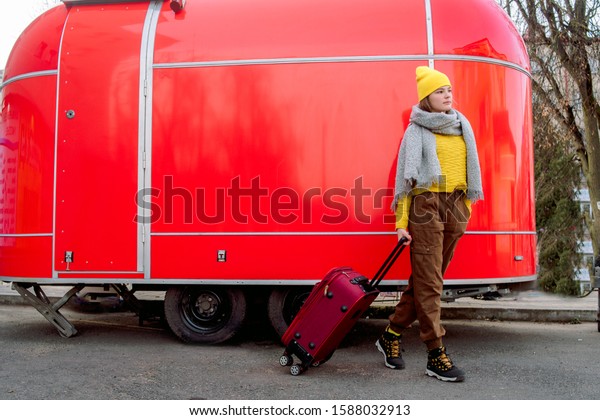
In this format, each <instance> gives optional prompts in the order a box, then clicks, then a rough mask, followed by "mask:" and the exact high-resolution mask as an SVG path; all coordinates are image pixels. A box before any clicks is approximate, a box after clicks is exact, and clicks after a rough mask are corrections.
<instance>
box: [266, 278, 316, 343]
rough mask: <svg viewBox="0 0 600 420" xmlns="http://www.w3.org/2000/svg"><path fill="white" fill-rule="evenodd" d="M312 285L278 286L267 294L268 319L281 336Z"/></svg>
mask: <svg viewBox="0 0 600 420" xmlns="http://www.w3.org/2000/svg"><path fill="white" fill-rule="evenodd" d="M311 290H312V287H278V288H276V289H274V290H273V291H272V292H271V294H270V295H269V303H268V311H269V321H270V322H271V325H272V326H273V328H274V329H275V332H276V333H277V334H278V335H279V336H280V337H281V336H283V334H284V333H285V330H287V328H288V327H289V326H290V324H291V323H292V320H293V319H294V317H295V316H296V314H297V313H298V311H299V310H300V307H301V306H302V304H303V303H304V301H305V300H306V298H307V297H308V295H309V294H310V291H311Z"/></svg>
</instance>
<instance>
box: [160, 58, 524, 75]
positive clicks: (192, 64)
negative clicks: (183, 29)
mask: <svg viewBox="0 0 600 420" xmlns="http://www.w3.org/2000/svg"><path fill="white" fill-rule="evenodd" d="M417 60H423V61H426V60H427V61H428V60H456V61H472V62H480V63H487V64H496V65H500V66H504V67H509V68H512V69H515V70H518V71H520V72H521V73H524V74H526V75H527V76H528V77H531V73H529V72H528V71H527V70H526V69H524V68H523V67H521V66H519V65H518V64H515V63H511V62H510V61H504V60H499V59H497V58H490V57H480V56H476V55H452V54H439V55H435V54H431V55H430V54H415V55H367V56H359V55H357V56H339V57H299V58H294V57H290V58H285V57H283V58H264V59H260V58H257V59H247V60H217V61H189V62H178V63H177V62H173V63H155V64H154V65H153V68H154V69H181V68H197V67H198V68H200V67H230V66H260V65H275V64H314V63H357V62H378V61H417Z"/></svg>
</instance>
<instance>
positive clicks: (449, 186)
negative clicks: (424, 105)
mask: <svg viewBox="0 0 600 420" xmlns="http://www.w3.org/2000/svg"><path fill="white" fill-rule="evenodd" d="M435 140H436V152H437V156H438V160H439V161H440V168H441V170H442V178H443V180H444V181H443V182H442V183H440V184H433V185H432V186H431V187H429V189H427V190H426V189H415V190H414V191H413V195H417V194H422V193H424V192H425V191H432V192H452V191H454V190H457V189H458V190H463V191H466V190H467V147H466V145H465V141H464V139H463V137H462V136H444V135H441V134H436V135H435ZM411 202H412V196H411V195H407V196H405V197H404V198H403V199H401V200H399V201H398V206H397V207H396V229H406V228H407V227H408V213H409V209H410V204H411ZM465 204H466V205H467V208H468V209H469V213H470V212H471V200H469V199H467V198H465Z"/></svg>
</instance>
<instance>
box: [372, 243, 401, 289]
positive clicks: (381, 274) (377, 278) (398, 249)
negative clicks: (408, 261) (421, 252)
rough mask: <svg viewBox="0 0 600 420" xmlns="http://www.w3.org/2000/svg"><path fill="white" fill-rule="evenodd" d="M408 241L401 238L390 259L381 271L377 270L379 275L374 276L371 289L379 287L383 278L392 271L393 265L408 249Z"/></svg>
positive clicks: (388, 258) (386, 260)
mask: <svg viewBox="0 0 600 420" xmlns="http://www.w3.org/2000/svg"><path fill="white" fill-rule="evenodd" d="M407 241H408V239H407V238H401V239H400V240H399V241H398V243H397V244H396V246H395V247H394V249H393V250H392V252H391V253H390V255H388V257H387V258H386V259H385V261H384V263H383V265H382V266H381V267H380V268H379V270H377V273H375V275H374V276H373V279H372V280H371V282H370V285H371V287H377V286H378V285H379V283H380V282H381V280H383V278H384V277H385V275H386V274H387V272H388V271H389V270H390V268H392V265H394V263H395V262H396V260H397V259H398V257H399V256H400V254H401V253H402V251H404V248H406V242H407Z"/></svg>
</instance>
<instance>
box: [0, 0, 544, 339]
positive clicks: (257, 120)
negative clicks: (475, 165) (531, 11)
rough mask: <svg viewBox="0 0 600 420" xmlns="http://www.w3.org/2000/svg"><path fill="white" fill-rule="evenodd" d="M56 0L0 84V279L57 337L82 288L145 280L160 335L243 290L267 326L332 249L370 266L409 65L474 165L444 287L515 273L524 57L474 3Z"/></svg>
mask: <svg viewBox="0 0 600 420" xmlns="http://www.w3.org/2000/svg"><path fill="white" fill-rule="evenodd" d="M62 3H63V4H60V5H58V6H57V7H55V8H53V9H51V10H49V11H47V12H46V13H44V14H43V15H42V16H41V17H39V18H38V19H36V20H35V21H34V22H33V23H32V24H31V25H30V26H29V27H28V28H27V29H26V30H25V32H24V33H23V34H22V36H21V37H20V38H19V40H18V41H17V43H16V44H15V46H14V48H13V50H12V53H11V55H10V57H9V60H8V63H7V66H6V69H5V74H4V79H3V81H2V84H1V85H0V89H1V95H2V96H1V101H2V102H1V104H2V105H1V106H2V114H1V121H0V165H1V178H0V280H2V281H5V282H12V284H13V287H15V288H16V289H17V290H18V291H19V292H20V293H21V294H22V295H23V296H25V297H27V299H29V300H30V301H31V302H32V303H34V305H35V306H36V307H37V308H38V309H39V310H40V312H42V313H44V314H45V316H46V317H47V318H48V319H49V320H50V321H51V322H53V323H54V325H55V326H56V327H57V328H58V329H59V332H60V333H61V334H62V335H65V336H70V335H73V334H74V333H75V329H74V328H73V326H72V325H71V324H70V323H69V322H68V321H67V320H66V319H65V318H64V317H63V316H62V315H61V314H60V312H59V308H60V307H61V306H62V305H63V304H64V303H65V302H66V301H67V300H68V299H69V298H70V297H71V296H72V295H73V294H75V293H77V291H78V290H80V289H81V288H82V287H85V286H89V285H112V286H113V287H114V288H115V289H116V290H117V291H119V293H121V294H122V295H123V296H125V297H126V298H128V299H130V300H134V299H135V293H136V292H137V291H139V290H166V294H165V313H166V318H167V321H168V323H169V325H170V326H171V327H172V329H173V330H174V331H176V333H177V335H178V336H179V337H180V338H181V339H183V340H186V341H192V342H219V341H223V340H225V339H228V338H229V337H231V336H232V335H233V334H234V333H235V332H236V331H237V330H238V329H239V328H240V326H241V324H242V322H243V320H244V317H245V315H246V313H247V312H248V311H250V310H251V309H250V308H249V307H248V306H247V305H246V300H247V296H248V295H249V294H254V293H249V292H252V291H255V290H260V291H263V292H264V291H268V292H269V297H268V300H266V301H265V302H264V303H263V306H262V307H261V310H262V309H266V308H265V306H267V307H268V314H269V317H270V318H271V321H272V323H273V325H274V326H275V328H276V330H277V331H278V332H282V331H283V330H284V329H285V327H286V326H287V324H288V323H289V321H290V319H291V316H293V313H294V310H295V309H297V307H298V302H300V301H301V299H302V296H303V294H304V293H306V290H307V289H309V288H310V287H311V286H312V285H314V284H315V283H316V282H318V281H319V280H320V279H321V277H322V276H323V275H324V273H326V272H327V271H328V270H329V269H330V268H331V267H333V266H338V265H352V266H353V268H355V269H356V270H357V271H359V272H362V273H364V274H365V275H367V276H371V275H373V273H374V272H375V271H376V268H377V267H378V265H379V264H380V263H381V262H382V258H383V257H384V256H385V255H387V254H388V253H389V251H390V250H391V248H392V247H393V244H394V243H395V241H396V236H395V232H394V215H393V213H392V211H391V210H390V203H391V199H392V190H393V187H394V185H393V183H394V175H395V166H396V156H397V152H398V147H399V143H400V140H401V139H402V135H403V132H404V130H405V128H406V126H407V124H408V116H409V112H410V108H411V106H412V105H413V104H414V103H415V102H416V100H417V95H416V87H415V67H417V66H419V65H429V66H433V67H435V68H437V69H439V70H441V71H443V72H445V73H446V74H448V75H449V76H450V78H451V80H453V81H454V84H455V87H456V88H455V90H454V96H455V102H456V108H457V109H458V110H460V111H461V112H462V113H464V114H465V115H466V116H467V117H468V118H469V120H470V121H471V122H472V125H473V128H474V130H475V135H476V137H477V145H478V152H479V156H480V159H481V166H482V175H483V180H484V192H485V201H482V202H478V203H477V204H476V205H475V206H474V207H473V214H472V218H471V221H470V223H469V229H468V232H467V234H466V236H465V237H464V238H463V240H462V241H461V243H460V244H459V246H458V248H457V250H456V254H455V258H454V261H453V263H452V264H451V266H450V269H449V270H448V273H447V276H446V283H445V287H446V289H445V292H444V298H446V299H454V298H456V297H460V296H472V295H476V294H482V293H486V292H490V291H496V290H500V289H510V288H517V287H520V286H522V285H531V284H532V282H534V281H535V278H536V236H535V217H534V190H533V152H532V149H533V148H532V118H531V75H530V73H529V61H528V57H527V52H526V49H525V46H524V44H523V41H522V39H521V37H520V36H519V34H518V32H517V31H516V29H515V27H514V26H513V24H512V22H511V21H510V19H509V18H508V17H507V15H506V14H505V13H504V12H503V11H502V10H501V8H500V7H499V6H498V5H497V4H496V3H495V2H494V0H454V1H452V2H449V1H445V0H403V1H397V0H369V1H364V0H286V1H281V0H251V1H249V0H189V1H187V2H183V1H163V0H151V1H134V0H129V1H119V0H113V1H108V0H107V1H85V0H80V1H75V0H64V1H63V2H62ZM409 273H410V266H409V262H408V255H407V254H406V255H403V256H402V258H401V260H400V262H399V263H398V264H397V265H396V267H394V269H393V270H392V272H391V273H390V274H389V275H388V280H386V281H384V282H383V284H382V287H383V288H384V290H396V289H398V288H401V287H402V286H403V285H405V284H406V283H407V278H408V276H409ZM46 285H73V288H72V289H71V291H70V292H69V293H67V294H66V295H65V296H64V298H63V299H62V300H61V301H59V302H57V303H54V304H53V303H50V302H49V301H48V299H46V297H45V294H44V292H43V289H42V286H46ZM30 290H32V291H33V292H31V291H30ZM255 308H256V307H255ZM252 310H256V309H252Z"/></svg>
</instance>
